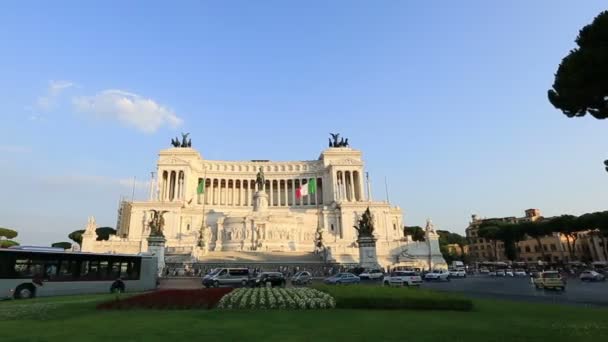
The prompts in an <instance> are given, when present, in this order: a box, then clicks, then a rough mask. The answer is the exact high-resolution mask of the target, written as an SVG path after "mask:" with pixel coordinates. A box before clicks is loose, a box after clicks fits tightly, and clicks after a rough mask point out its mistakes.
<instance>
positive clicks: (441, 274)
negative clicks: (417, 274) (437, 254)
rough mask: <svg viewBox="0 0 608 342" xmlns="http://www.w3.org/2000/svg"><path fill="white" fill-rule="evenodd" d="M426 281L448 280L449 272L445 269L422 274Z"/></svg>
mask: <svg viewBox="0 0 608 342" xmlns="http://www.w3.org/2000/svg"><path fill="white" fill-rule="evenodd" d="M424 280H426V281H450V272H448V271H446V270H434V271H431V272H429V273H427V274H425V275H424Z"/></svg>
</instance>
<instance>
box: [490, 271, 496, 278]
mask: <svg viewBox="0 0 608 342" xmlns="http://www.w3.org/2000/svg"><path fill="white" fill-rule="evenodd" d="M488 275H489V276H490V277H496V271H490V272H488Z"/></svg>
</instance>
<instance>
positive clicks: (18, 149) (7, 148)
mask: <svg viewBox="0 0 608 342" xmlns="http://www.w3.org/2000/svg"><path fill="white" fill-rule="evenodd" d="M0 152H5V153H30V152H32V149H31V147H28V146H20V145H0Z"/></svg>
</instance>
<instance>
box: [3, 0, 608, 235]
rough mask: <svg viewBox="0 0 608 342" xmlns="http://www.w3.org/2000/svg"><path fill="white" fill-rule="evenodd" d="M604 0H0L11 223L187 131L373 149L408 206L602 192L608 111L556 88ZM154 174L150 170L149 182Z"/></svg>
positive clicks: (203, 136) (398, 199) (111, 198)
mask: <svg viewBox="0 0 608 342" xmlns="http://www.w3.org/2000/svg"><path fill="white" fill-rule="evenodd" d="M605 7H606V5H605V2H604V1H599V0H587V1H584V2H577V1H565V0H546V1H523V0H517V1H503V2H496V1H482V0H477V1H473V0H463V1H458V2H455V1H447V0H445V1H374V2H370V1H329V2H328V1H307V2H304V1H255V2H254V1H221V2H220V1H217V2H211V1H192V2H188V1H179V2H175V3H173V4H171V3H168V2H151V1H145V2H143V1H142V2H135V1H133V2H129V3H128V4H126V3H124V2H119V1H96V2H93V1H91V2H87V3H86V4H85V3H83V2H81V1H73V2H68V1H59V2H56V3H53V4H50V3H46V2H41V1H36V2H27V1H24V2H12V3H4V4H3V5H2V10H1V11H0V48H1V51H0V52H1V53H0V75H2V77H0V106H1V107H0V179H1V180H2V184H3V186H2V188H1V189H2V196H0V226H8V227H13V228H15V229H17V230H19V232H20V238H19V240H20V241H21V242H22V243H28V244H49V243H51V242H54V241H60V240H65V239H66V237H65V236H66V234H68V233H69V232H71V231H73V230H75V229H79V228H82V227H84V225H85V223H86V218H87V216H89V215H95V216H96V217H97V221H98V223H99V224H102V225H109V226H115V224H116V209H117V203H118V200H119V198H120V196H121V195H127V196H130V194H131V185H130V182H131V181H130V179H132V177H134V176H136V177H137V179H138V180H139V181H144V180H147V178H148V177H149V172H150V171H152V170H153V169H154V167H155V162H156V157H157V152H158V150H159V149H161V148H165V147H167V146H168V143H169V141H170V139H171V137H173V136H175V135H177V134H179V133H180V132H181V131H187V132H191V136H192V141H193V145H194V147H195V148H197V149H198V150H199V151H200V152H201V153H202V155H203V157H204V158H208V159H226V160H249V159H271V160H298V159H315V158H317V157H318V155H319V153H320V151H321V150H322V149H323V148H325V147H326V144H327V137H328V132H341V133H342V134H343V135H344V136H346V137H348V138H349V141H350V142H351V145H352V146H353V147H355V148H358V149H361V150H362V151H363V153H364V158H365V160H366V163H367V169H368V171H369V172H370V177H371V179H372V188H373V193H374V197H375V198H376V199H384V198H385V191H384V178H385V177H386V178H387V179H388V184H389V195H390V200H391V202H393V203H394V204H396V205H399V206H400V207H401V208H402V209H403V211H404V219H405V222H406V224H408V225H422V224H424V220H425V219H426V218H427V217H431V218H432V219H433V221H434V222H435V224H436V225H437V226H438V228H441V229H448V230H453V231H457V232H461V233H462V232H464V228H465V227H466V226H467V224H468V221H469V219H470V215H471V214H479V215H481V216H488V217H490V216H510V215H523V210H524V209H526V208H532V207H534V208H540V209H541V210H542V211H543V213H544V214H545V215H557V214H561V213H572V214H581V213H584V212H588V211H595V210H604V209H606V207H605V205H604V203H606V200H608V192H607V191H606V190H607V188H608V187H607V184H608V174H607V173H606V172H605V171H604V170H603V165H602V161H603V160H604V159H605V158H606V157H608V156H607V154H608V153H607V151H606V146H607V142H608V141H607V140H608V137H607V135H606V134H605V131H606V125H607V123H606V122H603V121H597V120H595V119H592V118H582V119H568V118H566V117H565V116H564V115H562V114H561V113H559V112H558V111H557V110H555V109H553V108H552V107H551V105H550V104H549V102H548V101H547V99H546V91H547V89H548V88H549V87H550V85H551V84H552V82H553V75H554V72H555V70H556V68H557V65H558V64H559V62H560V61H561V58H562V57H563V56H565V54H567V52H568V51H569V50H570V49H572V48H573V47H574V38H575V37H576V35H577V33H578V30H579V29H580V28H581V27H582V26H583V25H586V24H588V23H590V22H591V20H592V19H593V17H594V16H596V15H597V14H598V13H599V12H600V11H602V10H604V9H605ZM145 193H146V190H145V187H144V186H143V185H140V186H138V188H137V191H136V197H139V198H142V197H144V195H145Z"/></svg>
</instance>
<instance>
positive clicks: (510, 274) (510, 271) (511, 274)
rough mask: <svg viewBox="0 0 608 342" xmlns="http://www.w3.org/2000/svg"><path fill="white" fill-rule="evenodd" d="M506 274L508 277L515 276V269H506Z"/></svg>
mask: <svg viewBox="0 0 608 342" xmlns="http://www.w3.org/2000/svg"><path fill="white" fill-rule="evenodd" d="M505 275H506V276H507V277H513V276H514V274H513V270H506V271H505Z"/></svg>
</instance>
